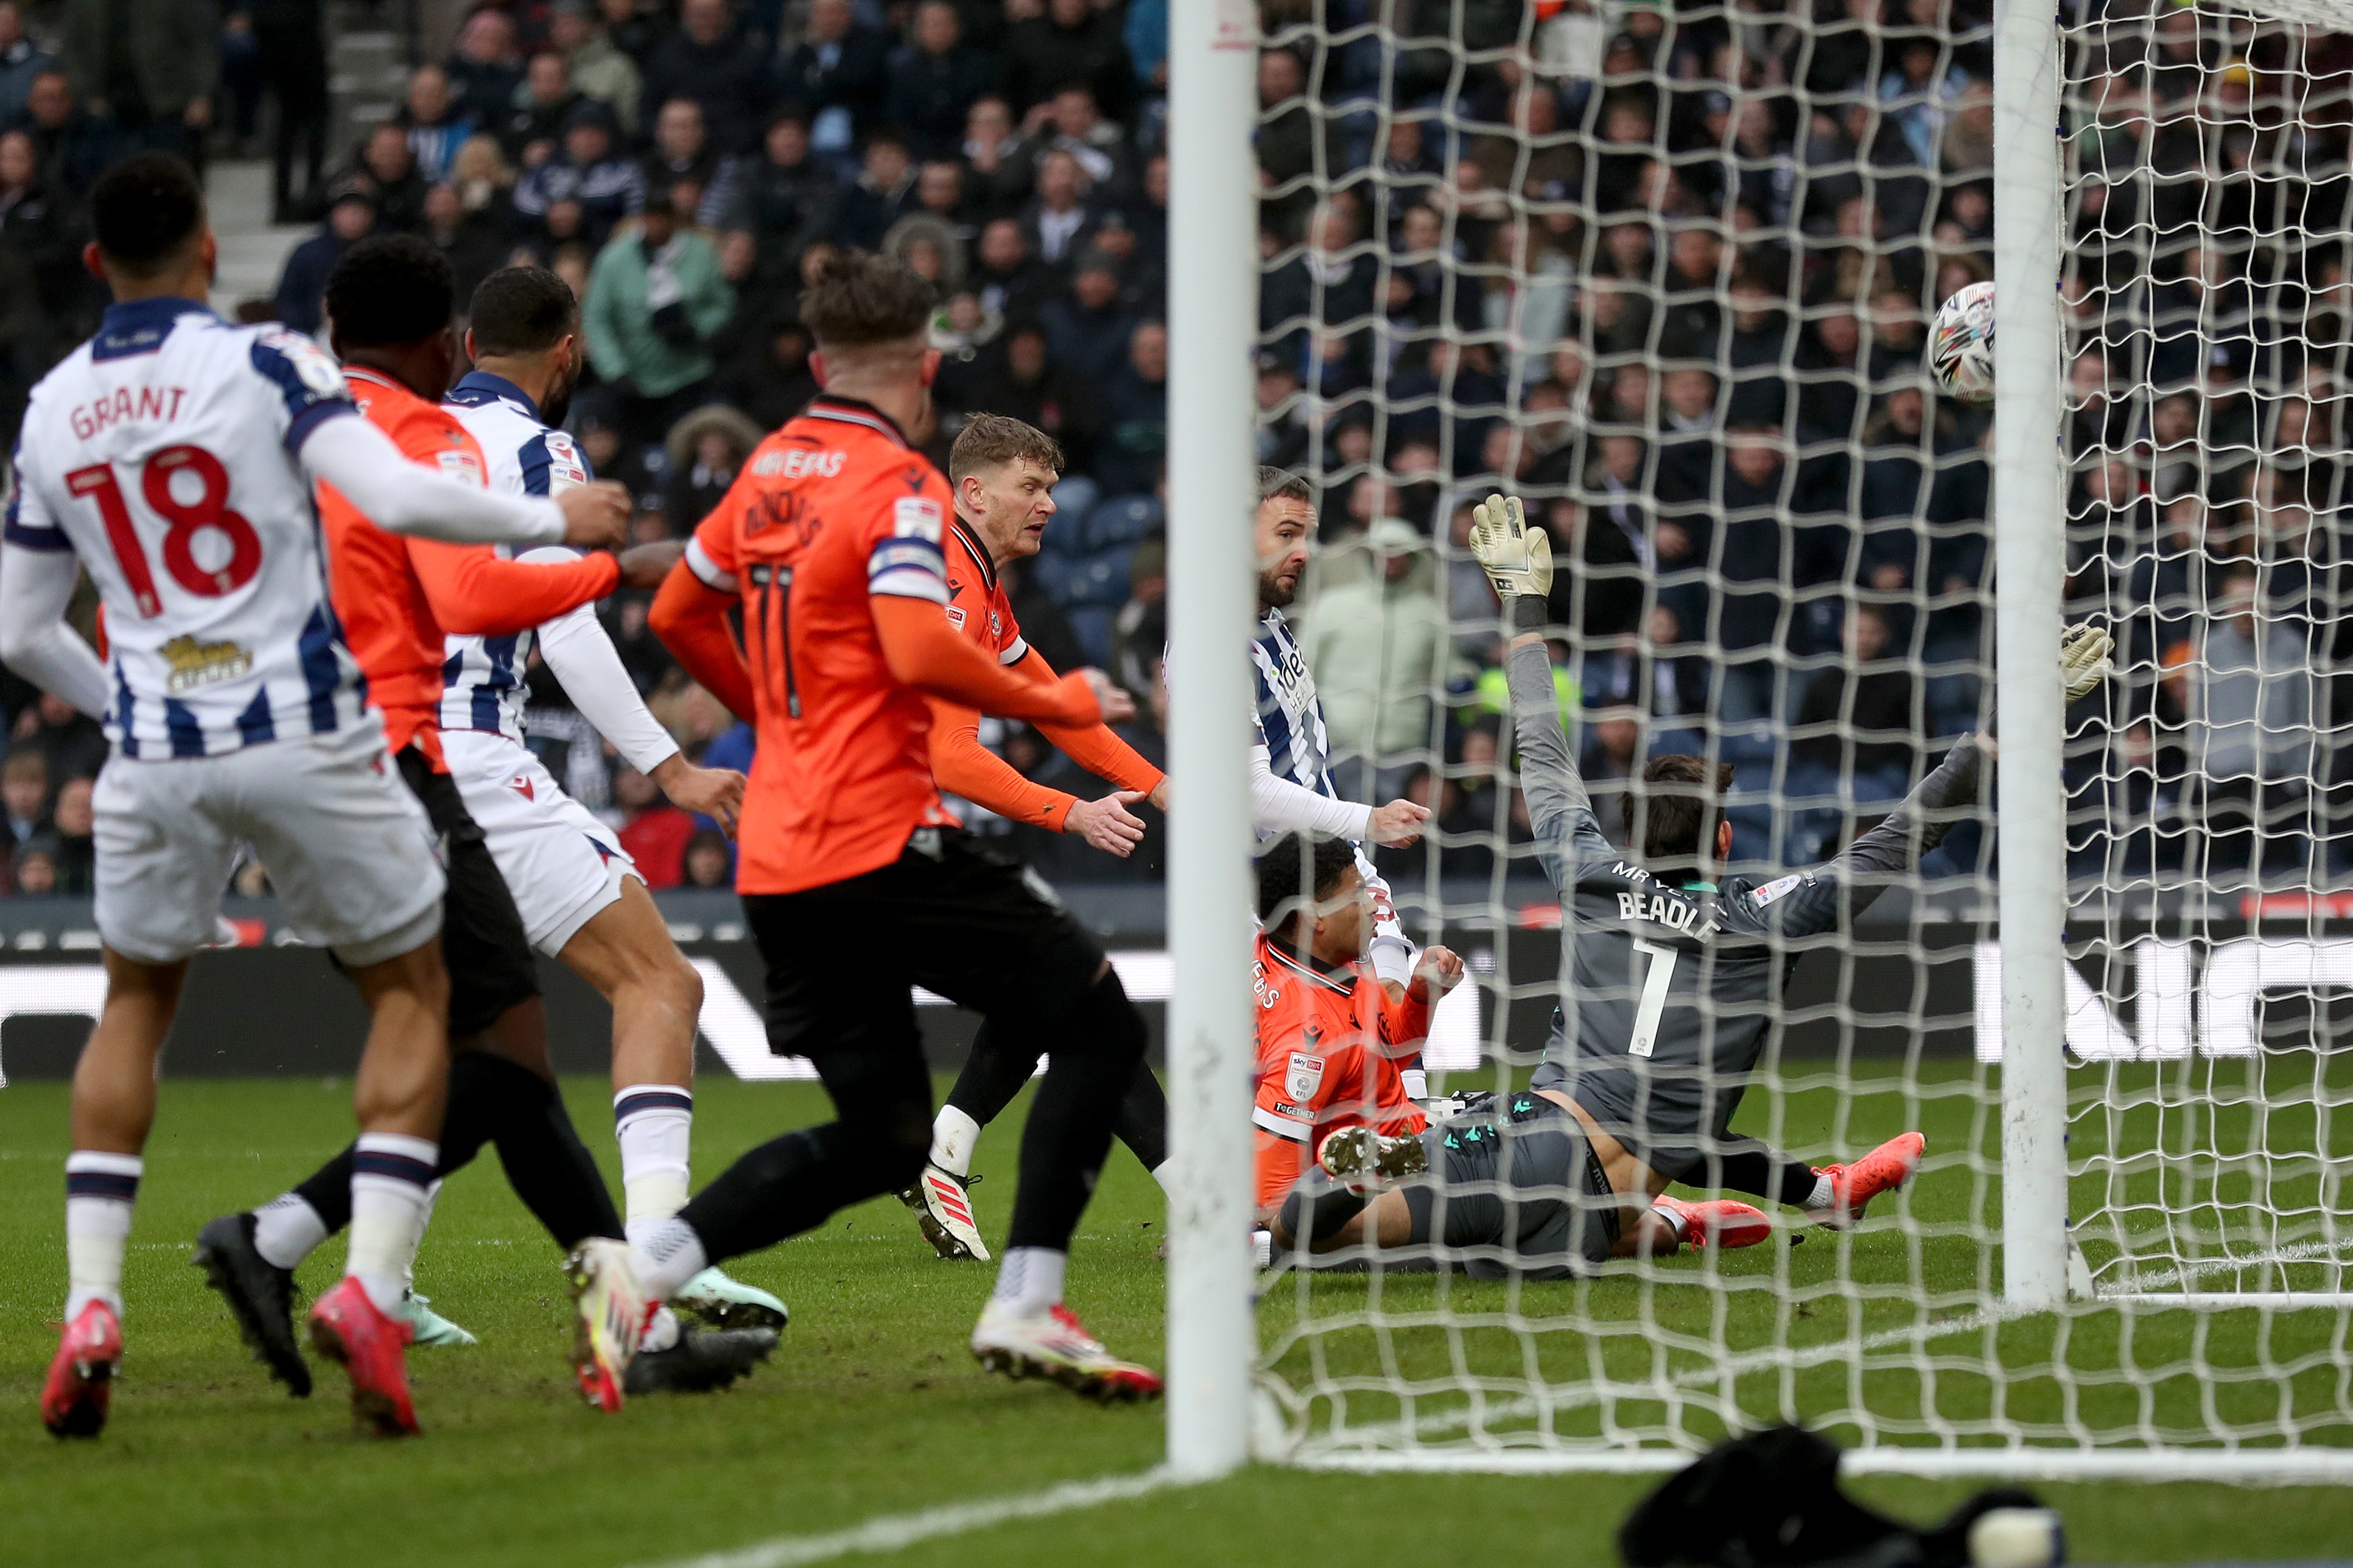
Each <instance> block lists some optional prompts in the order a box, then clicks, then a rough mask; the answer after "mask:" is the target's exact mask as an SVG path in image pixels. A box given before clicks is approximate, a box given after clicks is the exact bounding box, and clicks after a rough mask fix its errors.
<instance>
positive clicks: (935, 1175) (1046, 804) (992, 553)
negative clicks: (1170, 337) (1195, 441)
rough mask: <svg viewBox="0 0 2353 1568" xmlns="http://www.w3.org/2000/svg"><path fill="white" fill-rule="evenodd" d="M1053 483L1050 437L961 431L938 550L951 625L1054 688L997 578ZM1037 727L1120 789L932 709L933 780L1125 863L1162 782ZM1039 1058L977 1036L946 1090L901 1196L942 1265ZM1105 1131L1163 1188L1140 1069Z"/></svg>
mask: <svg viewBox="0 0 2353 1568" xmlns="http://www.w3.org/2000/svg"><path fill="white" fill-rule="evenodd" d="M1061 477H1062V448H1061V447H1060V446H1059V445H1057V444H1056V443H1055V440H1054V438H1053V437H1051V436H1049V435H1047V434H1046V433H1045V432H1044V431H1042V430H1039V429H1037V428H1035V427H1033V426H1029V425H1025V424H1023V423H1022V422H1021V421H1020V420H1018V419H1008V418H1007V417H1005V416H1003V415H999V414H976V415H974V416H972V417H971V418H970V419H968V420H966V421H965V427H964V430H963V432H962V433H961V434H959V435H958V436H957V437H956V440H955V447H954V448H953V449H952V450H950V452H949V453H948V483H949V484H950V485H951V486H952V487H954V489H955V515H954V516H952V517H951V518H949V520H948V532H947V536H946V538H945V539H944V542H943V548H944V551H945V552H946V556H947V575H948V605H947V617H948V624H949V625H950V626H954V627H955V629H956V630H957V631H959V632H961V633H963V634H964V636H965V637H968V638H970V639H971V640H972V641H974V642H975V643H977V644H978V645H979V646H980V647H981V649H982V651H984V652H986V653H987V655H988V656H989V657H990V658H994V659H996V660H997V663H999V664H1001V665H1003V666H1005V667H1006V668H1008V669H1009V670H1011V671H1012V672H1013V673H1015V674H1016V675H1019V676H1022V677H1024V678H1025V679H1029V680H1033V681H1037V682H1039V683H1040V684H1050V683H1051V682H1052V681H1053V680H1054V679H1056V677H1055V674H1054V671H1053V668H1052V667H1050V665H1048V664H1047V662H1046V661H1045V660H1044V659H1043V658H1040V657H1039V654H1038V650H1037V649H1035V648H1033V647H1030V646H1029V644H1028V643H1027V642H1025V641H1024V640H1022V637H1021V626H1020V624H1019V623H1018V622H1017V621H1016V620H1015V619H1014V618H1013V605H1012V603H1011V601H1010V600H1009V599H1008V597H1007V595H1006V592H1005V588H1004V585H1003V584H1001V583H1000V582H999V581H998V579H997V574H998V573H999V572H1000V571H1002V570H1003V569H1004V567H1005V565H1006V563H1008V562H1012V561H1020V560H1026V559H1027V558H1029V556H1032V555H1035V554H1037V553H1038V549H1039V544H1040V542H1042V541H1043V540H1044V538H1045V534H1046V526H1047V524H1048V522H1049V521H1051V520H1052V518H1053V516H1054V483H1055V481H1056V480H1057V479H1060V478H1061ZM1096 696H1097V697H1098V699H1100V700H1102V701H1103V703H1104V704H1105V707H1104V716H1105V717H1106V718H1123V717H1125V716H1126V714H1125V713H1124V712H1121V711H1118V710H1117V709H1118V707H1120V706H1124V708H1125V710H1127V711H1128V712H1132V711H1133V710H1134V703H1133V701H1132V700H1130V699H1129V698H1128V697H1127V694H1126V693H1125V692H1123V691H1121V690H1120V689H1118V688H1117V687H1114V686H1113V685H1111V684H1110V682H1109V681H1108V680H1106V681H1103V682H1102V683H1101V684H1099V685H1098V686H1097V688H1096ZM1039 731H1040V732H1041V733H1043V734H1044V735H1045V737H1046V738H1047V739H1048V740H1049V741H1051V742H1053V743H1054V744H1055V745H1057V746H1059V747H1060V748H1061V750H1062V751H1063V752H1065V753H1066V754H1068V755H1069V756H1070V758H1071V760H1072V761H1073V762H1076V763H1079V764H1080V765H1081V766H1082V767H1084V768H1086V769H1087V770H1088V771H1090V772H1092V773H1095V774H1097V775H1098V776H1100V777H1102V778H1105V779H1108V780H1110V781H1111V782H1112V783H1113V784H1116V785H1118V786H1119V788H1118V789H1116V790H1115V791H1113V793H1112V794H1110V795H1104V796H1103V798H1102V799H1100V800H1092V801H1089V800H1080V799H1078V798H1077V797H1076V796H1074V795H1065V794H1063V793H1062V792H1061V791H1060V790H1056V789H1048V788H1047V787H1046V786H1044V785H1043V784H1031V783H1030V782H1029V780H1028V779H1025V778H1023V777H1022V776H1021V775H1020V774H1019V773H1016V772H1015V771H1014V770H1013V769H1012V767H1011V766H1009V765H1008V763H1006V762H1005V760H1004V759H1003V758H1001V757H999V756H997V754H996V753H995V752H991V751H989V750H988V749H987V747H985V746H983V745H982V744H981V743H980V714H979V713H978V712H977V711H976V710H973V709H971V708H969V707H966V706H965V705H963V704H961V703H957V702H954V701H951V700H947V699H945V698H940V697H934V698H933V699H932V777H933V778H934V780H936V781H937V782H938V784H939V785H940V787H941V788H942V789H944V790H945V791H946V792H947V793H948V794H950V795H958V796H961V797H962V798H964V799H965V800H968V801H970V802H972V803H973V804H974V805H978V806H984V807H986V808H987V809H988V810H990V811H993V812H995V813H997V816H1003V817H1009V818H1011V819H1012V820H1013V821H1016V822H1026V823H1029V825H1031V826H1036V827H1044V828H1050V829H1051V830H1052V831H1054V832H1056V833H1069V834H1076V835H1078V836H1079V837H1083V838H1084V839H1085V840H1086V841H1087V842H1088V843H1090V844H1092V845H1093V846H1094V847H1096V848H1098V849H1101V850H1103V851H1104V852H1105V853H1107V854H1112V855H1117V856H1121V857H1123V858H1124V857H1125V856H1126V855H1127V854H1128V853H1129V852H1131V851H1132V850H1134V847H1135V845H1136V841H1137V840H1138V839H1139V838H1141V837H1143V835H1144V824H1143V822H1142V821H1141V820H1140V819H1138V818H1137V817H1136V816H1135V815H1134V813H1133V812H1131V811H1129V810H1128V807H1129V806H1131V805H1134V804H1135V803H1136V802H1137V801H1139V800H1148V801H1150V802H1151V803H1152V805H1155V807H1157V808H1158V809H1160V810H1162V811H1166V810H1167V809H1168V780H1167V777H1166V775H1165V774H1163V773H1161V771H1160V770H1159V769H1158V768H1155V767H1154V766H1153V765H1152V764H1151V763H1147V762H1145V760H1144V759H1143V758H1142V757H1140V756H1138V755H1136V753H1135V751H1134V748H1133V747H1131V746H1129V745H1128V744H1127V742H1124V741H1122V740H1121V739H1120V738H1119V737H1118V736H1116V735H1114V734H1113V733H1112V732H1111V731H1110V730H1109V729H1108V728H1107V727H1106V726H1105V725H1103V724H1102V723H1096V724H1092V725H1089V726H1086V727H1084V728H1071V727H1069V726H1064V725H1060V724H1044V725H1040V726H1039ZM1040 1054H1041V1047H1040V1046H1039V1043H1038V1042H1037V1041H1035V1040H1030V1039H1009V1038H1008V1037H1006V1036H1005V1034H1004V1033H1003V1032H1002V1031H1000V1030H998V1029H997V1028H995V1027H994V1026H990V1025H987V1024H984V1025H982V1026H981V1029H980V1033H979V1035H978V1036H977V1037H976V1038H975V1039H974V1040H973V1043H972V1050H971V1053H970V1054H969V1055H967V1056H966V1057H965V1064H964V1070H963V1072H961V1073H960V1074H958V1075H957V1078H956V1081H955V1089H952V1090H950V1091H949V1094H948V1099H947V1103H946V1104H945V1105H943V1106H942V1107H940V1113H939V1115H938V1116H937V1117H936V1118H934V1121H933V1122H932V1148H931V1153H930V1155H929V1157H928V1158H927V1159H926V1160H925V1162H924V1165H923V1174H922V1175H921V1176H920V1177H918V1178H917V1179H916V1181H915V1184H914V1185H913V1186H911V1187H909V1188H907V1189H906V1190H905V1191H904V1192H902V1193H901V1194H899V1197H900V1201H901V1202H902V1203H904V1204H905V1205H907V1206H908V1207H909V1208H911V1209H913V1211H914V1213H915V1221H916V1224H917V1225H918V1226H920V1227H921V1228H922V1230H923V1237H924V1239H925V1240H927V1241H929V1242H930V1243H931V1244H932V1247H933V1248H934V1250H935V1251H937V1252H938V1253H939V1255H940V1256H941V1257H942V1258H978V1259H980V1260H982V1261H984V1262H985V1261H987V1258H988V1247H987V1244H986V1243H984V1242H983V1241H982V1240H981V1237H980V1229H979V1226H978V1223H977V1222H976V1219H975V1217H974V1215H973V1209H972V1200H971V1198H970V1196H969V1193H970V1190H971V1187H972V1184H973V1182H974V1180H975V1179H976V1178H974V1177H972V1176H971V1175H970V1172H971V1170H972V1158H973V1152H974V1150H975V1147H976V1145H977V1144H978V1142H979V1141H980V1130H981V1129H982V1128H984V1127H986V1126H987V1125H988V1124H989V1123H990V1122H992V1121H996V1120H997V1115H998V1113H999V1112H1001V1111H1003V1110H1004V1109H1005V1108H1006V1107H1007V1106H1008V1105H1009V1104H1011V1103H1012V1101H1013V1097H1014V1096H1015V1095H1017V1094H1018V1093H1020V1092H1021V1086H1022V1085H1023V1084H1025V1083H1028V1082H1029V1079H1030V1078H1031V1077H1032V1076H1033V1075H1034V1074H1035V1073H1036V1072H1037V1070H1038V1058H1039V1055H1040ZM1112 1131H1113V1132H1114V1133H1116V1134H1117V1135H1118V1137H1119V1140H1120V1142H1123V1143H1125V1144H1126V1145H1127V1146H1128V1148H1129V1149H1131V1150H1133V1151H1134V1153H1135V1157H1136V1158H1137V1159H1138V1160H1141V1161H1142V1162H1144V1168H1145V1170H1147V1171H1149V1172H1151V1173H1152V1174H1153V1176H1154V1177H1155V1179H1157V1180H1161V1181H1164V1182H1165V1181H1166V1174H1167V1162H1168V1101H1167V1099H1166V1096H1165V1095H1163V1094H1162V1093H1161V1090H1160V1080H1159V1079H1156V1078H1155V1077H1154V1076H1153V1074H1152V1068H1151V1067H1150V1066H1149V1065H1148V1064H1144V1063H1139V1064H1137V1067H1136V1069H1135V1080H1134V1082H1133V1083H1132V1084H1130V1085H1129V1086H1128V1091H1127V1094H1126V1095H1125V1097H1124V1098H1123V1099H1122V1100H1121V1101H1120V1105H1119V1115H1118V1117H1117V1119H1116V1120H1115V1121H1113V1124H1112Z"/></svg>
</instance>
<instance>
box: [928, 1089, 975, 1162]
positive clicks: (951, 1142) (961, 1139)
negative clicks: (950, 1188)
mask: <svg viewBox="0 0 2353 1568" xmlns="http://www.w3.org/2000/svg"><path fill="white" fill-rule="evenodd" d="M979 1143H980V1123H979V1122H977V1121H974V1120H973V1119H972V1118H971V1117H969V1116H966V1115H965V1113H964V1112H963V1111H961V1110H957V1109H956V1108H955V1106H953V1105H943V1106H941V1107H940V1113H939V1114H938V1115H937V1116H934V1118H932V1163H933V1164H934V1165H937V1166H938V1167H939V1168H940V1169H941V1170H943V1171H945V1172H946V1173H948V1174H950V1175H952V1176H969V1175H971V1174H972V1152H973V1150H974V1149H976V1147H978V1146H979Z"/></svg>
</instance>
